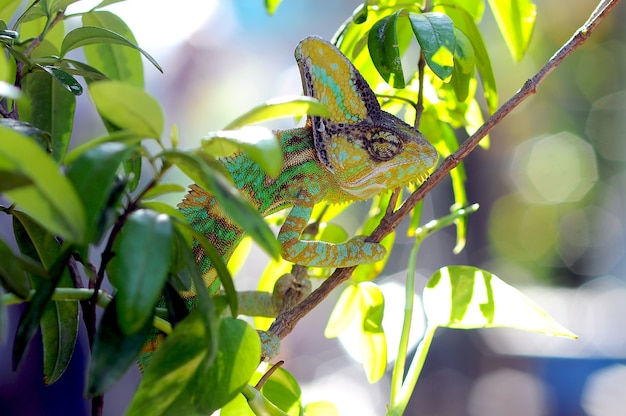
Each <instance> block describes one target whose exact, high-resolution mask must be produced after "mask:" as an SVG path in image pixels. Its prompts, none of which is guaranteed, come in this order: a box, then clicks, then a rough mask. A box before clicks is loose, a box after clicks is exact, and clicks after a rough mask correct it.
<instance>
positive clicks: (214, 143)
mask: <svg viewBox="0 0 626 416" xmlns="http://www.w3.org/2000/svg"><path fill="white" fill-rule="evenodd" d="M239 149H241V150H243V151H244V152H246V154H247V155H248V156H250V158H251V159H252V160H254V161H255V162H256V163H257V164H258V165H259V166H261V168H262V169H263V170H264V171H266V172H267V173H268V174H269V175H270V176H273V177H276V176H278V174H279V173H280V171H281V169H282V167H283V151H282V149H281V148H280V143H279V142H278V139H277V137H276V135H275V134H274V132H272V130H271V129H268V128H266V127H261V126H245V127H242V128H241V129H237V130H222V131H216V132H212V133H209V134H208V135H206V136H205V137H204V138H203V140H202V150H204V151H205V152H207V153H209V154H210V155H211V156H213V157H224V156H229V155H230V154H232V153H234V152H235V151H237V150H239Z"/></svg>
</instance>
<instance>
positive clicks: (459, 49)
mask: <svg viewBox="0 0 626 416" xmlns="http://www.w3.org/2000/svg"><path fill="white" fill-rule="evenodd" d="M454 33H455V37H456V45H455V46H456V47H455V50H454V70H453V71H452V80H451V81H450V82H451V84H452V88H453V89H454V93H455V94H456V98H457V99H458V100H459V101H465V100H466V99H467V97H468V95H469V87H470V81H471V80H472V79H473V77H474V69H475V65H476V64H475V62H474V48H472V44H471V42H470V41H469V39H467V36H465V35H464V34H463V32H461V31H460V30H458V29H456V28H455V29H454Z"/></svg>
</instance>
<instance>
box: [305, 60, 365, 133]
mask: <svg viewBox="0 0 626 416" xmlns="http://www.w3.org/2000/svg"><path fill="white" fill-rule="evenodd" d="M311 73H312V75H313V77H314V78H315V79H317V80H318V81H319V82H320V83H321V84H323V85H326V86H327V87H329V88H330V89H331V91H332V92H333V97H332V98H334V101H335V102H334V104H335V105H336V106H337V108H338V109H339V111H340V112H341V113H342V114H343V116H344V118H345V119H347V120H351V121H355V122H357V121H359V117H358V116H357V115H356V114H351V113H350V112H348V107H347V106H346V103H345V95H344V92H343V91H342V89H341V86H340V85H339V84H337V83H336V82H335V80H334V79H333V77H332V76H331V75H328V72H326V69H325V68H322V67H320V66H317V65H312V66H311ZM353 89H354V88H353ZM324 98H326V97H324ZM326 103H328V102H326Z"/></svg>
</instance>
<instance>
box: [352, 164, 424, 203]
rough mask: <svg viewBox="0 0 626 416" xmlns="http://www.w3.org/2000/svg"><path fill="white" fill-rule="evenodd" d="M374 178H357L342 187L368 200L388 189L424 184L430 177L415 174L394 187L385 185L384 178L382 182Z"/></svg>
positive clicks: (396, 165) (421, 173)
mask: <svg viewBox="0 0 626 416" xmlns="http://www.w3.org/2000/svg"><path fill="white" fill-rule="evenodd" d="M404 165H408V164H407V163H395V164H393V165H391V166H390V168H391V169H395V168H398V167H402V166H404ZM375 176H376V175H375V174H374V173H372V174H369V175H365V176H363V177H361V178H358V179H357V180H355V181H353V182H348V183H347V186H345V187H344V190H345V191H347V192H348V193H350V194H352V195H355V196H357V197H360V198H369V197H373V196H375V195H378V194H380V193H381V192H384V191H385V190H389V189H392V188H396V187H399V186H404V185H409V184H413V185H418V186H419V185H421V184H422V183H424V182H425V181H426V179H428V177H429V176H430V173H429V172H428V171H426V172H420V173H418V174H417V176H414V177H412V178H410V179H407V180H406V181H403V182H400V183H398V184H397V185H395V186H392V185H389V184H388V183H387V180H385V178H383V180H379V181H376V180H374V179H375ZM394 179H395V178H394Z"/></svg>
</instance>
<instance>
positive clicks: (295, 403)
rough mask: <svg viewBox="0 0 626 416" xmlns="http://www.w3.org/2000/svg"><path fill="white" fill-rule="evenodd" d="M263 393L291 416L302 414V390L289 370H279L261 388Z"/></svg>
mask: <svg viewBox="0 0 626 416" xmlns="http://www.w3.org/2000/svg"><path fill="white" fill-rule="evenodd" d="M261 393H263V395H264V396H265V397H266V398H268V399H269V400H270V401H271V402H272V403H274V404H275V405H276V406H277V407H278V408H279V409H281V410H282V411H283V412H285V413H287V414H289V415H291V416H299V415H300V414H301V412H302V402H301V400H302V397H301V396H302V390H301V389H300V386H299V385H298V381H297V380H296V379H295V378H294V376H292V375H291V374H290V373H289V372H288V371H287V370H285V369H283V368H278V369H277V370H276V371H274V373H273V374H272V376H271V377H270V378H269V379H268V380H267V381H266V382H265V384H264V385H263V387H262V388H261Z"/></svg>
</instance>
